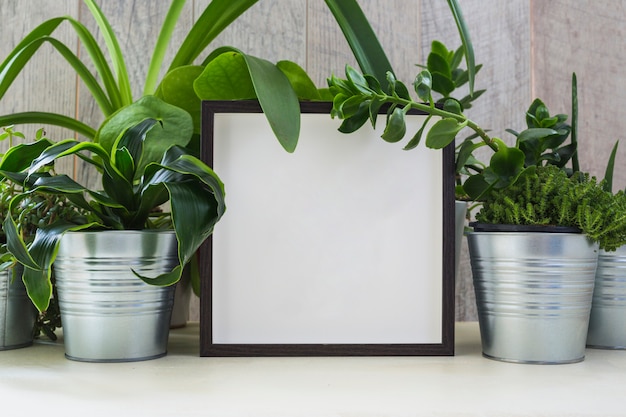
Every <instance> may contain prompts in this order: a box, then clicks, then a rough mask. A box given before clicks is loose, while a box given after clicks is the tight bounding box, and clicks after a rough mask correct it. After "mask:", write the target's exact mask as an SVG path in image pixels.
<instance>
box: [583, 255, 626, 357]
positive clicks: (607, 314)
mask: <svg viewBox="0 0 626 417" xmlns="http://www.w3.org/2000/svg"><path fill="white" fill-rule="evenodd" d="M587 346H589V347H592V348H601V349H626V247H621V248H618V249H617V251H614V252H605V251H600V255H599V256H598V270H597V271H596V285H595V289H594V292H593V303H592V306H591V317H590V319H589V333H588V334H587Z"/></svg>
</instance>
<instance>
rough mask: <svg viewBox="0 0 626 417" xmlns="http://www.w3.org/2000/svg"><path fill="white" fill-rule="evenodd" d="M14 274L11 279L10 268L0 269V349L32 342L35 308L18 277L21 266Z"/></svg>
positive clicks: (14, 347) (19, 346)
mask: <svg viewBox="0 0 626 417" xmlns="http://www.w3.org/2000/svg"><path fill="white" fill-rule="evenodd" d="M15 275H16V276H15V279H12V276H13V269H12V268H10V269H7V270H4V271H0V350H8V349H17V348H21V347H26V346H30V345H32V344H33V327H34V325H35V320H36V319H37V310H36V309H35V306H34V305H33V303H32V302H31V301H30V298H28V295H27V294H26V288H25V287H24V283H23V282H22V280H21V279H20V278H21V275H22V274H21V268H20V270H19V271H16V274H15ZM11 281H13V282H11Z"/></svg>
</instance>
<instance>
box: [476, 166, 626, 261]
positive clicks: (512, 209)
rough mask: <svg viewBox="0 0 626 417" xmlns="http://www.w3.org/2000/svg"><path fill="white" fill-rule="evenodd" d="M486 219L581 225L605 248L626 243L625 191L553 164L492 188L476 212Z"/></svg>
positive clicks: (540, 167)
mask: <svg viewBox="0 0 626 417" xmlns="http://www.w3.org/2000/svg"><path fill="white" fill-rule="evenodd" d="M476 220H477V221H478V222H481V223H490V224H510V225H543V226H548V225H551V226H567V227H575V228H578V229H580V230H581V231H582V232H583V233H585V234H586V235H587V236H588V237H589V238H590V239H592V240H593V241H597V242H599V243H600V248H602V249H606V250H615V249H616V248H617V247H619V246H621V245H622V244H624V243H626V196H625V195H624V193H623V192H620V193H618V194H617V195H613V194H612V193H610V192H608V191H606V190H605V189H604V187H603V184H602V183H601V182H598V181H597V180H596V179H595V178H590V177H589V175H588V174H579V175H574V176H572V177H568V176H567V174H566V173H565V171H563V170H562V169H559V168H558V167H556V166H554V165H547V166H538V167H532V168H529V169H527V170H526V171H525V174H524V175H523V176H520V178H519V179H518V181H516V182H515V183H513V184H511V185H509V186H508V187H506V188H504V189H501V190H491V191H490V192H489V193H488V195H487V196H486V198H485V201H484V202H483V206H482V208H481V209H480V211H479V212H478V213H477V214H476Z"/></svg>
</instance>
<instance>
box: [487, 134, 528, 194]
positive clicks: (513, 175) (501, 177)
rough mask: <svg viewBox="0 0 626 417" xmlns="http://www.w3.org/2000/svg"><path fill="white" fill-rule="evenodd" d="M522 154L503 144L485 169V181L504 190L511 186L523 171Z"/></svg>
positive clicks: (516, 149) (500, 144) (523, 159)
mask: <svg viewBox="0 0 626 417" xmlns="http://www.w3.org/2000/svg"><path fill="white" fill-rule="evenodd" d="M524 161H525V155H524V152H522V151H521V150H519V149H518V148H515V147H508V146H506V145H505V144H504V143H503V142H500V143H499V145H498V150H497V151H496V152H495V153H494V154H493V156H492V157H491V160H490V161H489V167H488V168H486V169H485V171H484V176H485V180H486V181H487V182H488V183H489V184H492V185H494V186H495V187H496V188H504V187H507V186H508V185H510V184H513V183H514V182H515V181H516V180H517V177H518V176H519V175H520V173H521V172H522V171H523V170H524Z"/></svg>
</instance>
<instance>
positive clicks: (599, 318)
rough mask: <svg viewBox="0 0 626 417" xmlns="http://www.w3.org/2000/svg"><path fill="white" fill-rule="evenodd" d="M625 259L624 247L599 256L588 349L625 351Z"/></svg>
mask: <svg viewBox="0 0 626 417" xmlns="http://www.w3.org/2000/svg"><path fill="white" fill-rule="evenodd" d="M618 145H619V141H617V142H616V143H615V146H614V147H613V149H612V151H611V154H610V156H609V159H608V162H607V167H606V171H605V176H604V181H603V182H604V186H605V190H606V191H607V192H613V172H614V169H615V158H616V154H617V148H618ZM624 192H625V191H624V190H618V191H617V193H615V194H616V197H615V198H617V199H618V200H619V201H621V202H622V207H621V213H622V215H626V206H624V202H625V200H626V198H625V197H624ZM612 249H614V250H612ZM625 256H626V245H624V244H621V245H620V244H615V245H613V247H608V248H603V249H601V250H600V252H599V254H598V268H597V270H596V281H595V285H594V290H593V301H592V305H591V315H590V317H589V331H588V333H587V347H591V348H599V349H620V350H623V349H626V327H625V326H624V320H623V318H624V313H625V312H626V302H625V301H626V297H625V294H626V274H624V268H623V265H624V258H625Z"/></svg>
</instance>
